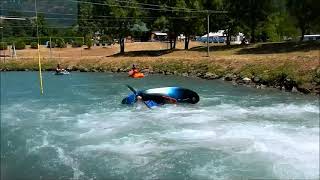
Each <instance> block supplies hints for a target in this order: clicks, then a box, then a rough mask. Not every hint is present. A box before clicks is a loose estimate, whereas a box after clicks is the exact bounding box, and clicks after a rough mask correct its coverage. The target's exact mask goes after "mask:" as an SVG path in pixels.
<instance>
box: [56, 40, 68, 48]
mask: <svg viewBox="0 0 320 180" xmlns="http://www.w3.org/2000/svg"><path fill="white" fill-rule="evenodd" d="M56 47H58V48H66V47H67V44H66V43H65V42H64V39H62V38H58V39H56Z"/></svg>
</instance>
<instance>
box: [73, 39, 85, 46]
mask: <svg viewBox="0 0 320 180" xmlns="http://www.w3.org/2000/svg"><path fill="white" fill-rule="evenodd" d="M82 46H83V42H82V41H79V40H77V41H73V42H72V47H74V48H76V47H82Z"/></svg>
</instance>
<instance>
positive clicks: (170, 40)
mask: <svg viewBox="0 0 320 180" xmlns="http://www.w3.org/2000/svg"><path fill="white" fill-rule="evenodd" d="M172 48H173V46H172V38H171V36H170V49H172Z"/></svg>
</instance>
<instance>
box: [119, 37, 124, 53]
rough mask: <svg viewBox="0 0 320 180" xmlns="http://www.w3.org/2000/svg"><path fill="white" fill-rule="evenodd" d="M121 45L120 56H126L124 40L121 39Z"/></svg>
mask: <svg viewBox="0 0 320 180" xmlns="http://www.w3.org/2000/svg"><path fill="white" fill-rule="evenodd" d="M119 44H120V54H124V38H120V39H119Z"/></svg>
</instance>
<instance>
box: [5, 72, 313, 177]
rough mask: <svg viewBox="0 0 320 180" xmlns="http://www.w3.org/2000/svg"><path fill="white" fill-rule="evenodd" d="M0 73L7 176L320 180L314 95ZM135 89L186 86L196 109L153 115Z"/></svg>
mask: <svg viewBox="0 0 320 180" xmlns="http://www.w3.org/2000/svg"><path fill="white" fill-rule="evenodd" d="M37 75H38V74H37V73H36V72H8V73H1V176H2V178H1V179H137V180H139V179H201V180H202V179H250V178H265V179H266V178H283V179H284V178H285V179H289V178H300V179H301V178H319V104H318V103H319V102H318V99H317V97H315V96H305V95H298V94H291V93H285V92H281V91H278V90H256V89H253V88H246V87H234V86H232V85H231V84H230V83H225V82H222V81H219V80H216V81H206V80H200V79H189V78H183V77H175V76H160V75H153V76H147V77H146V78H143V79H129V78H128V77H127V76H126V75H125V74H108V73H72V74H71V75H69V76H55V75H53V74H52V73H44V87H45V89H44V92H45V93H44V95H43V96H41V95H40V90H39V81H38V76H37ZM125 84H130V85H132V86H133V87H135V88H137V89H144V88H154V87H163V86H182V87H186V88H190V89H192V90H194V91H196V92H198V94H199V95H200V98H201V99H200V102H199V103H198V104H196V105H165V106H162V107H159V108H156V109H152V110H149V109H147V108H146V107H144V106H143V105H136V106H133V107H132V106H131V107H128V106H125V105H121V104H120V102H121V100H122V98H123V97H124V96H126V95H127V94H128V93H129V92H130V91H129V90H128V89H127V88H126V86H125Z"/></svg>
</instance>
